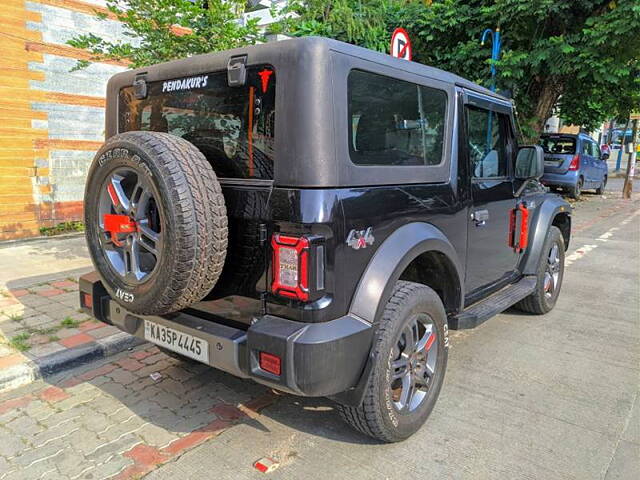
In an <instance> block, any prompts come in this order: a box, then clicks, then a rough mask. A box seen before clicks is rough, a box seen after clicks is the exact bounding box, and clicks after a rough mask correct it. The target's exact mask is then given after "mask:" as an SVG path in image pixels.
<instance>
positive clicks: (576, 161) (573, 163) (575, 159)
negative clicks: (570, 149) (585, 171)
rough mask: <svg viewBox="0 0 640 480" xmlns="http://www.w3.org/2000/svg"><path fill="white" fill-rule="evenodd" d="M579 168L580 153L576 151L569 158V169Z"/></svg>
mask: <svg viewBox="0 0 640 480" xmlns="http://www.w3.org/2000/svg"><path fill="white" fill-rule="evenodd" d="M579 168H580V154H579V153H576V154H575V155H574V156H573V158H572V159H571V163H570V164H569V170H571V171H575V170H578V169H579Z"/></svg>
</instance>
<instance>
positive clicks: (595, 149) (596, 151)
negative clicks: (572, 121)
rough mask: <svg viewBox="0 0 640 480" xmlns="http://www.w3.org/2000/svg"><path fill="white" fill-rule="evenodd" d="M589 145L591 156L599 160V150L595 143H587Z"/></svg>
mask: <svg viewBox="0 0 640 480" xmlns="http://www.w3.org/2000/svg"><path fill="white" fill-rule="evenodd" d="M589 144H590V145H591V156H592V157H593V158H596V159H598V158H600V148H599V147H598V144H597V143H595V142H589Z"/></svg>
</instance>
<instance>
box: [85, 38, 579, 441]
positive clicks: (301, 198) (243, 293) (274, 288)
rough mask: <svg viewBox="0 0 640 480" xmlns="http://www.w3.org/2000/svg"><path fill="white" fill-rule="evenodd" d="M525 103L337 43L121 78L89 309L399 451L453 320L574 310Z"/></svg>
mask: <svg viewBox="0 0 640 480" xmlns="http://www.w3.org/2000/svg"><path fill="white" fill-rule="evenodd" d="M543 171H544V162H543V151H542V149H541V148H540V147H538V146H518V143H517V140H516V135H515V126H514V111H513V105H512V102H511V101H510V100H509V99H507V98H504V97H502V96H499V95H497V94H495V93H493V92H491V91H489V90H487V89H485V88H482V87H481V86H479V85H476V84H474V83H472V82H469V81H467V80H465V79H463V78H460V77H458V76H456V75H453V74H451V73H447V72H444V71H441V70H438V69H436V68H432V67H428V66H425V65H421V64H418V63H413V62H409V61H405V60H401V59H397V58H392V57H391V56H388V55H384V54H381V53H377V52H373V51H370V50H366V49H363V48H359V47H355V46H352V45H348V44H345V43H341V42H337V41H333V40H328V39H323V38H301V39H292V40H287V41H282V42H277V43H270V44H264V45H256V46H251V47H246V48H239V49H235V50H230V51H225V52H219V53H213V54H209V55H201V56H195V57H191V58H187V59H183V60H177V61H172V62H169V63H164V64H160V65H154V66H151V67H146V68H141V69H137V70H131V71H127V72H123V73H119V74H117V75H115V76H114V77H113V78H111V80H110V81H109V84H108V88H107V104H106V142H105V144H104V146H103V147H102V148H101V149H100V150H99V151H98V152H97V154H96V156H95V159H94V161H93V163H92V165H91V167H90V171H89V174H88V178H87V185H86V193H85V222H86V238H87V242H88V245H89V249H90V252H91V257H92V260H93V263H94V265H95V272H93V273H90V274H87V275H85V276H83V277H82V278H81V281H80V303H81V306H82V308H83V310H84V311H86V312H87V313H89V314H91V315H93V316H94V317H95V318H97V319H98V320H100V321H103V322H106V323H108V324H111V325H115V326H116V327H118V328H119V329H121V330H122V331H124V332H127V333H129V334H131V335H135V336H138V337H140V338H143V339H146V340H148V341H149V342H153V343H155V344H157V345H158V346H160V347H161V348H162V349H163V350H164V351H166V352H168V353H169V354H171V355H174V356H175V355H179V356H180V357H182V358H184V359H185V360H187V359H191V360H195V361H198V362H202V363H204V364H207V365H210V366H212V367H215V368H218V369H221V370H224V371H226V372H229V373H230V374H232V375H236V376H238V377H243V378H250V379H253V380H254V381H256V382H259V383H261V384H264V385H268V386H270V387H272V388H275V389H278V390H281V391H285V392H289V393H292V394H295V395H304V396H327V397H330V398H331V399H333V400H335V402H336V404H337V409H338V410H339V411H340V412H341V415H342V416H343V417H344V419H345V420H346V421H347V422H349V423H350V424H351V425H352V426H353V427H355V428H356V429H358V430H360V431H361V432H363V433H365V434H367V435H370V436H372V437H375V438H377V439H380V440H382V441H387V442H394V441H399V440H402V439H404V438H407V437H408V436H410V435H411V434H412V433H414V432H415V431H416V430H417V429H419V428H420V427H421V426H422V424H423V423H424V422H425V420H426V419H427V417H428V415H429V414H430V412H431V410H432V409H433V407H434V404H435V402H436V399H437V397H438V394H439V392H440V389H441V387H442V384H443V380H444V375H445V369H446V366H447V355H448V346H449V337H448V331H449V329H460V328H472V327H475V326H477V325H479V324H481V323H482V322H484V321H485V320H487V319H488V318H490V317H492V316H493V315H496V314H498V313H500V312H502V311H503V310H505V309H507V308H509V307H511V306H515V307H516V308H519V309H520V310H523V311H525V312H530V313H532V314H544V313H546V312H548V311H549V310H551V309H552V308H553V306H554V304H555V303H556V300H557V298H558V294H559V292H560V286H561V284H562V277H563V270H564V255H565V250H566V249H567V246H568V244H569V237H570V231H571V208H570V206H569V205H568V204H567V203H566V202H565V201H563V200H562V199H561V198H560V197H558V196H557V195H554V194H550V193H548V191H547V189H546V188H545V187H543V186H542V185H541V184H540V182H539V179H540V177H541V175H542V174H543Z"/></svg>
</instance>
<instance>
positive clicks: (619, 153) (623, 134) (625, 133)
mask: <svg viewBox="0 0 640 480" xmlns="http://www.w3.org/2000/svg"><path fill="white" fill-rule="evenodd" d="M630 122H631V119H629V120H627V124H626V125H625V126H624V131H623V132H622V136H621V137H620V150H618V158H617V159H616V172H619V171H620V165H621V164H622V150H623V149H624V139H625V137H626V136H627V130H628V129H629V123H630Z"/></svg>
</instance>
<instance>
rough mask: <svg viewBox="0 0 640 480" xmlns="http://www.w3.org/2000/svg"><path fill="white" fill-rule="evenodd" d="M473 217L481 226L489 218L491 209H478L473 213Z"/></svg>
mask: <svg viewBox="0 0 640 480" xmlns="http://www.w3.org/2000/svg"><path fill="white" fill-rule="evenodd" d="M471 219H472V220H473V221H474V222H475V223H476V227H481V226H483V225H484V224H485V223H487V220H489V210H476V211H475V212H473V213H472V214H471Z"/></svg>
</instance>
